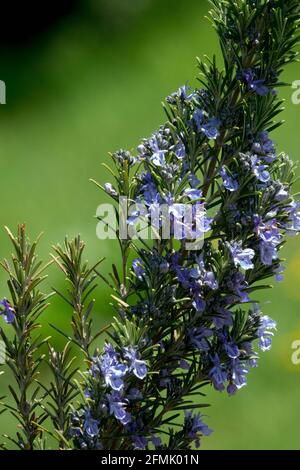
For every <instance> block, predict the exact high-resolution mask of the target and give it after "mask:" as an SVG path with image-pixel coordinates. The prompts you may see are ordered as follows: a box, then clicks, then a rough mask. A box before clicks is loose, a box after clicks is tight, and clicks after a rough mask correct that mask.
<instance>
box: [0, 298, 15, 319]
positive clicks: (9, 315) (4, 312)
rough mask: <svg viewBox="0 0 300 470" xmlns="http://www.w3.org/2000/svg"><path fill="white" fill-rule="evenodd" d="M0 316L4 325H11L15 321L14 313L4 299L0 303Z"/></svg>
mask: <svg viewBox="0 0 300 470" xmlns="http://www.w3.org/2000/svg"><path fill="white" fill-rule="evenodd" d="M1 307H3V308H4V310H2V309H1ZM0 315H3V316H4V320H5V321H6V323H13V322H14V320H15V311H14V309H13V307H12V306H11V305H10V303H9V302H8V300H6V299H3V300H1V302H0Z"/></svg>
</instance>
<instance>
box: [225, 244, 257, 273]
mask: <svg viewBox="0 0 300 470" xmlns="http://www.w3.org/2000/svg"><path fill="white" fill-rule="evenodd" d="M227 246H228V248H229V250H230V253H231V255H232V258H233V261H234V264H235V266H241V267H242V268H243V269H245V270H247V269H253V268H254V264H253V262H252V259H253V258H254V256H255V252H254V250H252V249H251V248H245V249H243V248H242V245H241V243H238V242H236V241H232V242H230V243H228V242H227Z"/></svg>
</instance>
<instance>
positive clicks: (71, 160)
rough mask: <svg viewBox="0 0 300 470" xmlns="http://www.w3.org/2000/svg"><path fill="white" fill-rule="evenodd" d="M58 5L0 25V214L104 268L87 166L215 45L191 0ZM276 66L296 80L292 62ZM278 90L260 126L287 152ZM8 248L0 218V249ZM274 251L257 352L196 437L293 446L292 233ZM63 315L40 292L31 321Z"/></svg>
mask: <svg viewBox="0 0 300 470" xmlns="http://www.w3.org/2000/svg"><path fill="white" fill-rule="evenodd" d="M47 3H48V2H45V4H47ZM63 4H64V2H61V3H60V4H59V7H57V10H56V11H55V15H52V16H51V15H49V18H46V19H45V18H43V21H44V23H43V21H42V20H41V21H40V23H39V20H38V18H37V19H36V20H33V18H32V21H29V22H28V23H26V22H25V24H24V25H23V29H22V30H21V31H19V33H18V34H19V36H18V37H17V36H16V35H14V29H11V28H7V32H6V33H5V31H4V32H2V33H1V37H0V42H1V44H0V57H1V60H0V79H1V80H4V81H5V83H6V87H7V104H6V105H1V106H0V121H1V122H0V174H1V206H0V215H1V216H0V223H1V226H4V225H8V226H9V227H10V228H11V229H15V228H16V225H17V224H18V223H20V222H26V224H27V226H28V230H29V233H30V235H31V236H32V237H34V236H36V235H37V234H38V233H39V232H40V231H44V236H43V238H42V240H41V243H40V254H41V257H42V258H43V259H44V260H48V258H49V252H50V250H51V245H52V244H54V243H57V242H61V241H63V238H64V236H65V235H66V234H67V235H68V236H69V237H73V236H75V235H76V234H77V233H80V234H81V236H82V238H83V239H84V240H85V241H86V243H87V249H86V256H87V258H88V259H89V260H90V261H91V262H94V261H96V260H97V259H99V258H100V257H102V256H105V257H106V258H107V260H106V262H105V263H104V265H103V271H104V272H108V271H109V269H110V265H111V262H112V261H114V262H117V261H118V252H117V250H116V244H115V243H114V242H113V241H99V240H98V239H97V238H96V220H95V218H94V214H95V213H96V208H97V206H98V205H99V204H100V203H101V202H103V201H104V199H105V197H104V196H103V195H102V194H101V193H100V192H99V191H98V190H97V188H96V187H94V186H93V185H92V184H90V183H89V182H88V179H89V178H90V177H93V178H95V179H97V180H100V181H102V182H105V181H106V180H108V179H109V177H108V175H106V174H105V172H104V170H103V169H102V168H101V166H100V164H101V162H104V161H108V160H109V159H108V152H109V151H112V150H116V149H118V148H120V147H123V148H128V149H134V148H135V147H136V145H137V144H138V142H139V140H140V139H141V138H142V137H144V136H148V135H149V134H150V133H151V132H152V131H153V130H154V129H156V128H157V127H158V126H159V125H160V123H162V122H163V121H164V115H163V112H162V109H161V106H160V102H161V101H162V100H163V99H164V97H165V96H167V95H168V94H170V92H172V91H174V90H176V89H177V88H178V87H179V86H181V85H182V84H185V83H186V82H187V81H189V82H190V84H191V85H193V84H194V83H195V81H194V78H193V77H195V76H196V73H197V71H196V61H195V57H196V56H199V57H203V55H204V54H207V55H210V56H211V55H212V54H213V53H215V52H218V44H217V40H216V36H215V34H214V31H213V29H212V28H211V26H210V24H209V22H208V21H207V20H206V19H205V18H204V15H205V14H207V11H208V4H207V2H206V1H203V0H201V1H200V0H176V1H175V0H173V1H171V0H85V1H83V0H82V1H74V2H66V5H67V8H66V9H65V10H64V11H63V8H62V5H63ZM55 5H56V4H55V2H54V3H52V7H53V8H54V6H55ZM40 13H41V12H40ZM10 14H11V13H10ZM15 14H16V15H22V12H19V11H16V13H15ZM27 14H28V12H27ZM46 16H47V15H46ZM13 18H14V16H12V17H11V18H10V21H11V20H12V19H13ZM3 21H4V22H5V17H4V20H3ZM26 24H27V26H26ZM16 34H17V33H16ZM284 79H285V80H286V81H289V82H292V81H294V80H297V79H300V67H299V64H295V65H293V66H290V67H289V68H288V70H286V72H285V76H284ZM292 91H293V90H292V88H291V87H287V88H285V89H284V90H280V93H281V96H282V97H284V98H285V99H286V109H285V111H284V115H283V118H284V119H285V120H286V121H287V122H286V124H285V126H284V127H282V128H280V129H279V130H278V131H277V132H276V134H275V135H274V139H275V141H276V142H277V148H278V150H280V151H281V150H284V151H286V152H287V153H288V154H289V155H290V156H291V157H292V158H293V159H296V160H297V158H298V148H299V117H300V105H299V106H296V105H294V104H292V101H291V95H292ZM299 189H300V186H299V184H298V188H297V190H299ZM10 251H11V248H10V245H9V242H8V240H7V237H6V235H5V233H4V230H3V229H2V228H1V230H0V258H1V259H2V258H3V257H7V256H8V255H9V253H10ZM285 254H286V257H287V259H288V262H287V270H286V273H285V280H284V282H283V283H281V284H279V285H276V288H275V289H274V290H273V291H271V292H265V293H264V294H263V297H262V298H263V299H264V304H265V305H264V312H265V313H266V314H268V315H270V316H272V317H273V318H274V319H276V321H277V322H278V332H277V335H276V337H275V339H274V346H273V349H272V352H267V353H265V354H261V359H260V364H259V368H258V369H257V370H253V371H252V372H251V373H250V375H249V380H248V387H247V388H245V389H242V390H241V391H240V392H239V393H238V394H237V396H235V397H231V398H228V397H227V396H226V395H225V394H219V393H217V392H214V391H208V392H209V393H208V395H209V402H210V403H211V404H212V407H211V408H209V409H208V410H207V414H208V415H209V417H208V418H207V419H206V420H207V422H208V424H209V425H210V426H211V427H212V428H213V429H214V430H215V431H214V433H213V435H212V436H211V437H209V438H205V439H204V440H203V445H202V447H203V449H300V437H299V422H300V407H299V396H300V365H298V366H296V365H293V364H292V362H291V354H292V349H291V344H292V342H293V341H294V340H296V339H300V311H299V301H300V288H299V283H300V245H299V239H296V238H291V239H290V240H289V243H288V245H287V248H286V249H285ZM5 280H6V277H5V274H4V273H3V272H1V274H0V295H1V297H3V296H5V295H7V290H6V285H5ZM54 284H55V285H56V286H58V287H59V288H60V289H61V290H63V289H65V285H64V280H63V276H62V275H61V273H60V272H59V271H58V270H57V269H56V268H55V267H52V268H51V269H50V270H49V278H48V280H47V282H46V285H45V288H47V289H48V290H49V291H50V289H51V286H53V285H54ZM267 300H268V301H267ZM109 302H110V292H109V291H108V290H107V289H106V287H105V286H103V285H99V288H98V291H97V307H96V312H95V321H96V325H97V327H100V326H101V325H103V324H104V323H106V322H107V321H108V320H109V318H110V316H111V314H112V309H111V307H110V306H109ZM70 315H71V312H70V311H69V310H68V309H66V307H65V305H64V304H63V303H62V302H61V301H60V300H59V299H56V298H54V299H53V301H52V306H51V307H50V308H49V309H48V311H47V312H46V313H45V314H44V316H43V331H44V333H45V334H48V333H50V334H53V331H51V329H50V327H49V326H48V323H49V322H52V323H55V324H56V325H57V326H59V327H61V328H64V329H65V330H69V319H70ZM0 322H1V326H2V325H3V319H2V318H1V319H0ZM55 336H56V339H55V340H54V344H56V346H61V345H62V343H63V341H62V339H61V338H57V335H56V334H55ZM9 380H10V376H9V374H5V375H4V376H1V377H0V396H1V395H2V394H4V393H6V387H7V383H8V381H9ZM14 429H15V423H14V422H13V421H12V419H11V418H9V417H8V415H6V414H4V415H1V416H0V432H1V433H2V432H8V431H13V430H14Z"/></svg>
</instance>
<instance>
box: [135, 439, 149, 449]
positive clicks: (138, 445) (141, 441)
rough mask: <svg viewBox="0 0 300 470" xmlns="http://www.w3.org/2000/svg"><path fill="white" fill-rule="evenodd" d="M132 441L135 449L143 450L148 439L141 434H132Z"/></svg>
mask: <svg viewBox="0 0 300 470" xmlns="http://www.w3.org/2000/svg"><path fill="white" fill-rule="evenodd" d="M131 439H132V442H133V444H134V449H135V450H145V449H146V447H147V445H148V439H147V438H146V437H143V436H132V437H131Z"/></svg>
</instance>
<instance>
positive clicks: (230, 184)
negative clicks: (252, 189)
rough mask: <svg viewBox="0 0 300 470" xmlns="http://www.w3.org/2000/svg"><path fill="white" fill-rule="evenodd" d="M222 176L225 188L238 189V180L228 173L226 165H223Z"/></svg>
mask: <svg viewBox="0 0 300 470" xmlns="http://www.w3.org/2000/svg"><path fill="white" fill-rule="evenodd" d="M220 176H221V177H222V180H223V185H224V188H226V189H227V190H228V191H236V190H237V189H238V187H239V183H238V181H237V180H235V179H233V178H232V177H231V176H229V175H228V173H227V171H226V169H225V167H224V166H222V168H221V170H220Z"/></svg>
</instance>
